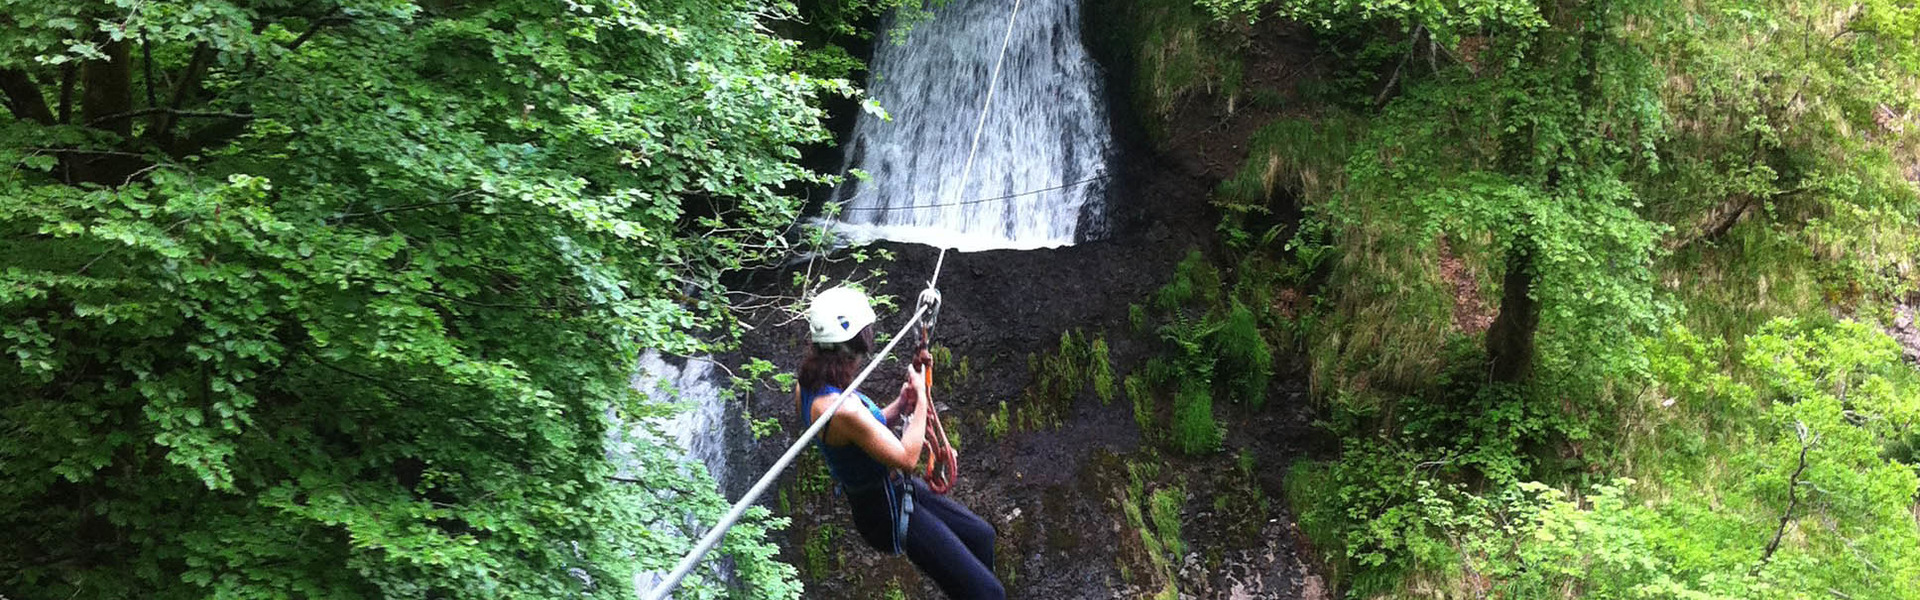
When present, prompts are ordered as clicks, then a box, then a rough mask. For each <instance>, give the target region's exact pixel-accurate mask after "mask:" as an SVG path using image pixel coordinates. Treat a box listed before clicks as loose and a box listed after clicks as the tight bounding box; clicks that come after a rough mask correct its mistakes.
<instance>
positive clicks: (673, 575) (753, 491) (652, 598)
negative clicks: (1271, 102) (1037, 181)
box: [647, 0, 1044, 600]
mask: <svg viewBox="0 0 1920 600" xmlns="http://www.w3.org/2000/svg"><path fill="white" fill-rule="evenodd" d="M1020 3H1021V0H1014V1H1013V12H1011V13H1008V15H1007V33H1006V35H1005V36H1004V37H1002V38H1001V40H1000V56H999V57H997V58H995V59H993V73H992V74H991V75H989V76H988V79H987V98H986V101H985V102H983V103H981V105H980V120H979V122H977V123H976V124H975V125H974V127H973V145H972V147H971V148H968V149H967V163H966V165H965V166H964V167H962V168H961V169H960V186H961V188H962V189H964V187H965V185H966V182H967V178H968V177H969V176H971V175H972V174H973V157H974V154H975V153H976V152H979V150H980V133H981V132H982V131H984V130H986V127H987V111H989V110H991V109H992V108H993V92H994V90H995V89H996V88H997V87H999V84H1000V66H1001V64H1003V63H1005V62H1006V60H1007V46H1008V45H1010V44H1011V43H1012V42H1013V23H1014V19H1015V18H1017V17H1019V16H1020ZM1042 191H1044V190H1042ZM957 194H958V192H956V195H957ZM946 262H947V249H946V248H941V249H940V258H939V259H938V260H936V261H935V262H934V264H933V277H931V278H929V279H927V289H926V291H924V292H921V294H920V298H921V300H920V302H919V305H920V306H919V308H916V309H914V311H913V318H911V319H907V323H906V325H905V326H902V327H901V328H900V332H899V333H896V334H894V335H893V338H892V339H889V340H887V346H886V347H885V348H881V349H880V352H879V353H878V354H875V355H874V358H873V360H872V361H869V362H868V363H867V366H866V368H864V369H861V370H860V374H859V375H856V376H854V378H853V382H852V383H848V384H847V387H846V389H845V391H842V392H840V397H839V398H836V399H834V401H833V405H832V406H830V407H828V408H827V411H826V413H824V414H822V415H820V418H818V419H814V420H813V424H812V425H809V426H807V430H806V431H805V432H803V433H801V434H800V437H799V439H795V440H794V441H793V445H791V446H788V447H787V451H786V453H785V454H781V455H780V460H776V461H774V462H773V466H772V467H768V468H767V472H766V473H763V474H761V475H760V480H759V481H755V482H754V483H753V487H752V488H750V489H748V490H747V493H746V495H744V496H741V497H740V499H739V500H738V501H735V502H734V503H733V508H731V509H729V510H727V514H726V515H725V516H722V517H720V521H719V522H718V523H714V525H713V528H712V529H708V530H707V533H706V535H703V536H700V541H699V543H696V544H694V546H693V550H691V551H689V552H687V555H686V556H684V557H681V559H680V563H679V564H677V565H674V567H673V571H671V572H668V573H667V577H666V579H665V580H662V581H661V582H660V583H659V584H656V585H654V586H653V589H652V590H651V591H648V592H647V599H648V600H666V598H667V595H668V594H671V593H673V590H674V588H676V587H679V586H680V581H681V580H683V579H686V578H687V574H689V573H692V572H693V569H694V567H696V566H699V564H700V559H701V558H704V557H706V555H707V553H708V552H711V551H712V550H713V547H714V546H717V545H719V544H720V540H721V538H724V537H726V535H727V530H729V529H732V528H733V524H734V523H735V522H738V521H739V520H740V517H741V515H745V514H746V513H747V509H748V508H750V507H752V506H753V501H754V500H758V499H759V498H760V495H761V494H764V493H766V491H767V488H768V487H769V486H771V485H773V480H774V479H776V478H778V477H779V476H780V473H782V472H784V471H786V470H787V465H789V464H792V463H793V459H794V457H796V456H799V455H800V451H801V450H804V449H805V448H806V447H807V442H810V441H813V438H814V436H816V435H819V434H820V430H821V429H825V428H826V426H827V422H828V421H831V420H833V415H835V414H837V413H839V412H840V407H841V405H844V404H846V403H847V400H848V399H851V398H854V397H856V396H858V395H859V392H856V391H854V390H857V389H859V388H860V384H861V383H862V382H865V381H866V380H867V376H868V375H872V374H873V370H874V368H876V367H879V366H880V360H881V359H883V358H886V357H887V355H889V354H891V353H892V352H893V347H894V346H897V345H899V344H900V340H902V339H905V338H906V337H907V334H908V333H909V332H911V331H912V330H913V327H914V326H916V325H920V324H921V323H922V322H921V320H920V319H921V317H924V316H926V315H927V311H928V310H929V309H931V308H932V307H935V306H938V304H937V302H938V298H939V293H938V292H935V291H934V284H935V283H937V282H939V281H940V269H941V267H943V266H945V265H946ZM930 294H931V295H932V297H933V298H934V301H933V302H929V301H928V296H929V295H930ZM921 401H922V402H926V401H927V400H926V390H925V389H924V388H923V389H922V390H921Z"/></svg>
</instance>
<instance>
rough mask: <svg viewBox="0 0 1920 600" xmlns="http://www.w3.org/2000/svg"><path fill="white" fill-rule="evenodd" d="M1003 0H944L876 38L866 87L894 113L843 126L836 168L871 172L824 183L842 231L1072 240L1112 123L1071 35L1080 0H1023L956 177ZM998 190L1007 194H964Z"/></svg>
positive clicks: (949, 243)
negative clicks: (928, 14) (902, 28)
mask: <svg viewBox="0 0 1920 600" xmlns="http://www.w3.org/2000/svg"><path fill="white" fill-rule="evenodd" d="M1014 1H1015V0H953V1H952V2H951V3H949V4H948V5H947V6H945V7H943V8H941V9H938V10H936V11H935V15H934V17H933V19H932V20H931V21H927V22H923V23H918V24H915V25H914V26H913V28H912V30H911V33H910V34H909V35H907V36H906V39H904V40H900V39H897V38H893V37H892V36H887V39H882V40H879V41H877V42H875V44H874V56H873V64H872V69H871V71H872V74H873V75H872V78H871V80H870V81H869V82H868V90H869V93H870V94H871V95H872V97H873V98H874V99H875V100H878V101H879V103H880V105H881V106H883V107H885V109H886V111H887V112H888V113H890V114H891V116H892V119H891V120H883V119H880V118H877V117H875V116H874V115H872V114H862V115H860V117H859V120H858V123H856V124H855V126H854V131H853V138H852V139H851V140H850V142H849V143H848V146H847V157H846V167H848V168H857V169H861V170H864V171H866V172H867V173H868V174H870V175H871V176H872V179H871V180H870V181H858V180H855V179H854V178H851V177H849V179H848V182H847V183H846V184H845V185H842V186H841V187H840V189H838V190H836V191H835V195H834V200H835V201H836V202H837V203H842V204H843V205H844V207H843V210H842V212H841V215H840V219H841V220H842V221H843V223H841V224H840V225H839V226H838V228H839V229H840V230H841V231H842V232H843V233H845V234H847V235H849V236H850V237H853V238H856V239H862V240H865V239H875V238H884V239H891V240H898V241H909V242H919V243H925V244H931V245H935V246H941V247H947V248H955V249H960V250H985V249H992V248H1040V247H1051V246H1060V245H1065V244H1071V243H1073V241H1074V238H1075V235H1076V234H1077V233H1079V232H1078V228H1079V226H1080V224H1081V222H1082V220H1083V215H1082V213H1083V211H1087V212H1088V213H1089V214H1088V215H1086V216H1087V218H1095V219H1097V218H1098V216H1099V215H1098V214H1097V212H1098V211H1099V210H1100V208H1101V207H1100V206H1099V204H1100V202H1099V201H1098V198H1099V197H1100V196H1101V194H1103V193H1104V189H1105V187H1104V186H1103V183H1104V181H1103V180H1101V178H1102V177H1103V176H1104V175H1106V170H1107V159H1108V155H1109V153H1110V152H1111V148H1112V135H1111V131H1109V128H1108V122H1107V114H1106V107H1105V105H1104V102H1105V96H1104V95H1103V93H1102V91H1101V75H1100V73H1099V71H1098V67H1097V66H1095V65H1094V63H1093V60H1092V59H1091V58H1090V57H1089V56H1088V54H1087V51H1086V48H1085V46H1083V45H1082V44H1081V41H1080V0H1021V3H1022V4H1021V7H1020V12H1019V14H1018V16H1017V18H1016V19H1015V20H1014V22H1013V33H1012V38H1011V41H1010V42H1009V45H1008V47H1007V51H1006V59H1005V63H1004V65H1003V66H1002V67H1001V72H1000V80H999V88H998V90H997V91H996V92H995V93H994V97H993V104H992V106H991V108H989V110H988V111H987V120H986V126H985V129H984V130H983V131H982V133H981V135H980V147H979V150H978V152H977V154H976V156H975V157H974V164H973V170H972V173H971V175H970V176H969V177H968V178H967V180H966V181H961V180H960V179H961V171H962V170H963V168H964V165H965V164H966V161H967V150H968V147H969V145H970V144H971V143H972V142H973V136H974V128H975V125H976V123H977V120H978V119H979V118H980V108H981V103H982V101H983V100H984V99H985V98H986V95H987V82H988V77H989V74H990V73H991V72H992V70H993V63H994V59H995V57H996V56H998V55H999V53H1000V46H1001V42H1002V39H1003V38H1004V37H1005V36H1006V35H1007V18H1008V15H1009V13H1010V11H1012V10H1013V5H1014ZM887 27H888V30H892V24H889V25H888V26H887ZM1089 180H1091V181H1089ZM1082 182H1084V183H1082ZM1049 188H1061V189H1049ZM1035 190H1048V191H1041V192H1038V193H1031V194H1029V193H1028V192H1033V191H1035ZM1017 194H1018V196H1015V195H1017ZM1002 196H1015V197H1011V198H1005V199H998V200H991V201H981V202H974V201H976V200H980V199H985V198H998V197H1002Z"/></svg>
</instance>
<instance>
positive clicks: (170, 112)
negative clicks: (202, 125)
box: [87, 106, 253, 127]
mask: <svg viewBox="0 0 1920 600" xmlns="http://www.w3.org/2000/svg"><path fill="white" fill-rule="evenodd" d="M153 114H159V115H167V116H171V117H200V118H207V119H251V118H253V113H237V112H226V111H218V110H178V109H173V108H167V107H163V106H156V107H153V108H142V109H140V110H130V111H127V112H123V113H117V114H111V115H107V116H104V117H99V118H96V119H92V120H89V121H87V126H88V127H93V126H96V125H100V124H103V123H110V122H113V121H117V120H121V119H131V118H134V117H142V116H146V115H153Z"/></svg>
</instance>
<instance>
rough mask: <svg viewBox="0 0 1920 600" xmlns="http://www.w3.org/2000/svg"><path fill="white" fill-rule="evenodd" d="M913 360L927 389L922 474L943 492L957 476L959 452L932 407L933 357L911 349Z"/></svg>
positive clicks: (932, 487) (923, 345)
mask: <svg viewBox="0 0 1920 600" xmlns="http://www.w3.org/2000/svg"><path fill="white" fill-rule="evenodd" d="M926 339H927V336H926V335H925V331H924V330H923V331H922V336H921V338H920V340H921V343H920V346H921V350H925V349H926ZM914 355H915V356H914V359H913V362H914V364H915V365H916V366H919V367H920V369H921V373H923V375H922V377H921V381H920V385H921V388H920V389H922V390H925V391H926V399H927V400H926V402H927V405H926V406H925V407H922V409H923V410H926V411H927V443H926V465H927V467H926V471H925V472H924V473H923V474H922V477H923V478H924V479H926V481H927V489H930V490H933V492H934V493H936V494H942V495H945V494H946V493H947V492H948V491H949V490H952V489H953V484H954V482H956V481H958V480H959V479H960V460H959V456H957V455H955V454H954V453H953V445H952V444H949V443H948V442H947V428H946V427H944V426H942V425H941V424H940V411H939V410H937V409H935V408H934V407H933V360H932V358H931V357H930V356H928V355H926V354H925V353H923V352H915V353H914Z"/></svg>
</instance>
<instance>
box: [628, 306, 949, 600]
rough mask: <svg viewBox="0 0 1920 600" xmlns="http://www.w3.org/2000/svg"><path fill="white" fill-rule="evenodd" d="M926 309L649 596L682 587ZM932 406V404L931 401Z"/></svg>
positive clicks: (657, 599) (651, 599)
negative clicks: (684, 581) (682, 581)
mask: <svg viewBox="0 0 1920 600" xmlns="http://www.w3.org/2000/svg"><path fill="white" fill-rule="evenodd" d="M925 312H926V307H924V306H923V307H921V308H920V309H919V310H916V311H914V313H913V318H910V319H907V324H906V326H904V327H901V328H900V332H899V333H897V334H894V336H893V339H890V340H887V346H886V347H885V348H881V349H880V352H879V353H878V354H875V355H874V356H875V357H876V358H875V359H874V360H872V361H869V362H868V363H867V367H866V368H865V369H861V370H860V374H859V375H855V376H854V378H853V382H852V383H848V384H847V387H846V391H843V392H840V397H839V398H835V399H834V401H833V405H832V406H830V407H828V408H827V411H826V412H825V413H823V414H821V415H820V418H818V419H814V420H813V424H812V425H809V426H807V430H806V431H805V432H804V433H801V434H800V438H799V439H796V440H794V441H793V445H792V446H788V447H787V451H786V453H785V454H781V455H780V459H779V460H776V461H773V466H772V467H770V468H768V469H767V472H766V473H765V474H762V475H761V476H760V480H759V481H755V482H754V483H753V487H752V488H749V489H748V490H747V493H746V495H744V496H741V497H740V500H738V501H736V502H734V503H733V508H732V509H729V510H728V511H727V514H726V515H725V516H722V517H720V521H719V522H718V523H714V525H713V528H712V529H709V530H707V533H706V535H703V536H701V537H700V541H699V543H696V544H694V546H693V550H692V551H690V552H688V553H687V555H686V556H685V557H682V558H681V559H680V563H679V564H677V565H674V567H673V570H672V571H670V572H668V573H667V577H666V579H665V580H663V581H661V582H660V583H659V584H657V585H655V586H653V589H652V590H650V591H648V592H647V596H646V597H647V599H648V600H666V597H667V594H670V593H673V588H675V587H679V585H680V580H682V579H686V578H687V574H688V573H692V572H693V568H694V567H696V566H699V564H700V559H701V558H703V557H705V556H706V555H707V553H708V552H711V551H713V547H714V546H717V545H719V544H720V539H721V538H723V537H726V535H727V530H728V529H732V528H733V524H734V523H735V522H737V521H739V520H740V516H741V515H744V514H746V513H747V508H749V507H751V506H753V501H754V500H757V499H759V498H760V495H761V494H764V493H766V491H767V488H768V487H769V486H772V485H773V480H774V479H777V478H779V476H780V473H782V472H784V471H786V470H787V465H790V464H793V459H794V457H796V456H799V455H800V451H801V450H803V449H805V448H806V447H807V442H810V441H813V437H814V436H816V435H819V434H820V430H822V429H825V428H826V426H827V422H828V421H830V420H832V419H833V415H834V414H836V413H839V412H840V407H841V406H842V405H845V404H846V403H847V401H848V400H850V399H852V398H855V397H857V396H859V393H858V392H855V391H854V390H856V389H859V387H860V384H861V382H864V381H866V380H867V376H868V375H872V374H873V370H874V368H875V367H879V366H880V360H879V358H878V357H883V356H886V355H888V354H890V353H892V352H893V348H894V347H895V346H898V345H899V344H900V340H901V339H904V338H906V336H907V333H908V331H909V330H910V329H911V328H913V327H914V326H915V325H918V324H919V323H920V317H921V316H922V315H923V313H925ZM928 405H929V406H931V403H929V404H928ZM929 416H931V415H929Z"/></svg>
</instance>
